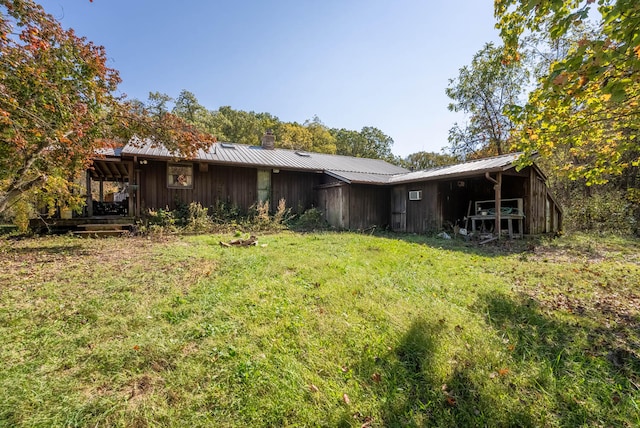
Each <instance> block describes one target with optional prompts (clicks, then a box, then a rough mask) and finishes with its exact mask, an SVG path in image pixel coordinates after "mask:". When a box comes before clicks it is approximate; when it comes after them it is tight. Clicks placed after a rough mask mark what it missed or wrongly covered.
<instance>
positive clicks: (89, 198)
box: [87, 170, 93, 217]
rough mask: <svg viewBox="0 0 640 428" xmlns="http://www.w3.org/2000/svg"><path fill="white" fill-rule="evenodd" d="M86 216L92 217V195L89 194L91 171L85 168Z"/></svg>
mask: <svg viewBox="0 0 640 428" xmlns="http://www.w3.org/2000/svg"><path fill="white" fill-rule="evenodd" d="M87 217H93V196H92V195H91V171H89V170H87Z"/></svg>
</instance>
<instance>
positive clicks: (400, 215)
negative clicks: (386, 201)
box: [391, 186, 408, 232]
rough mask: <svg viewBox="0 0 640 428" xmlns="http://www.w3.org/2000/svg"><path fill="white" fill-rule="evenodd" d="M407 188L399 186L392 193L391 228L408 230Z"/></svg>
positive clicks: (402, 230) (396, 230)
mask: <svg viewBox="0 0 640 428" xmlns="http://www.w3.org/2000/svg"><path fill="white" fill-rule="evenodd" d="M407 197H408V196H407V188H406V186H397V187H394V188H393V192H392V194H391V230H393V231H394V232H406V231H407Z"/></svg>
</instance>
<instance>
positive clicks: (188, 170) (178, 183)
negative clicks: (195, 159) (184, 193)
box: [167, 163, 193, 189]
mask: <svg viewBox="0 0 640 428" xmlns="http://www.w3.org/2000/svg"><path fill="white" fill-rule="evenodd" d="M167 187H168V188H170V189H192V188H193V165H191V164H175V163H174V164H171V163H170V164H167Z"/></svg>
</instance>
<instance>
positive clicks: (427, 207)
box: [404, 182, 442, 233]
mask: <svg viewBox="0 0 640 428" xmlns="http://www.w3.org/2000/svg"><path fill="white" fill-rule="evenodd" d="M405 187H406V192H405V193H404V197H405V198H406V200H407V205H406V208H407V219H406V232H409V233H425V232H429V231H434V230H439V229H441V228H442V205H441V203H440V200H439V193H438V183H436V182H426V183H410V184H407V185H406V186H405ZM414 190H421V191H422V199H421V200H419V201H410V200H409V192H411V191H414Z"/></svg>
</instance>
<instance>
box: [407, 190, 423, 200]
mask: <svg viewBox="0 0 640 428" xmlns="http://www.w3.org/2000/svg"><path fill="white" fill-rule="evenodd" d="M409 200H410V201H421V200H422V190H412V191H410V192H409Z"/></svg>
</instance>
